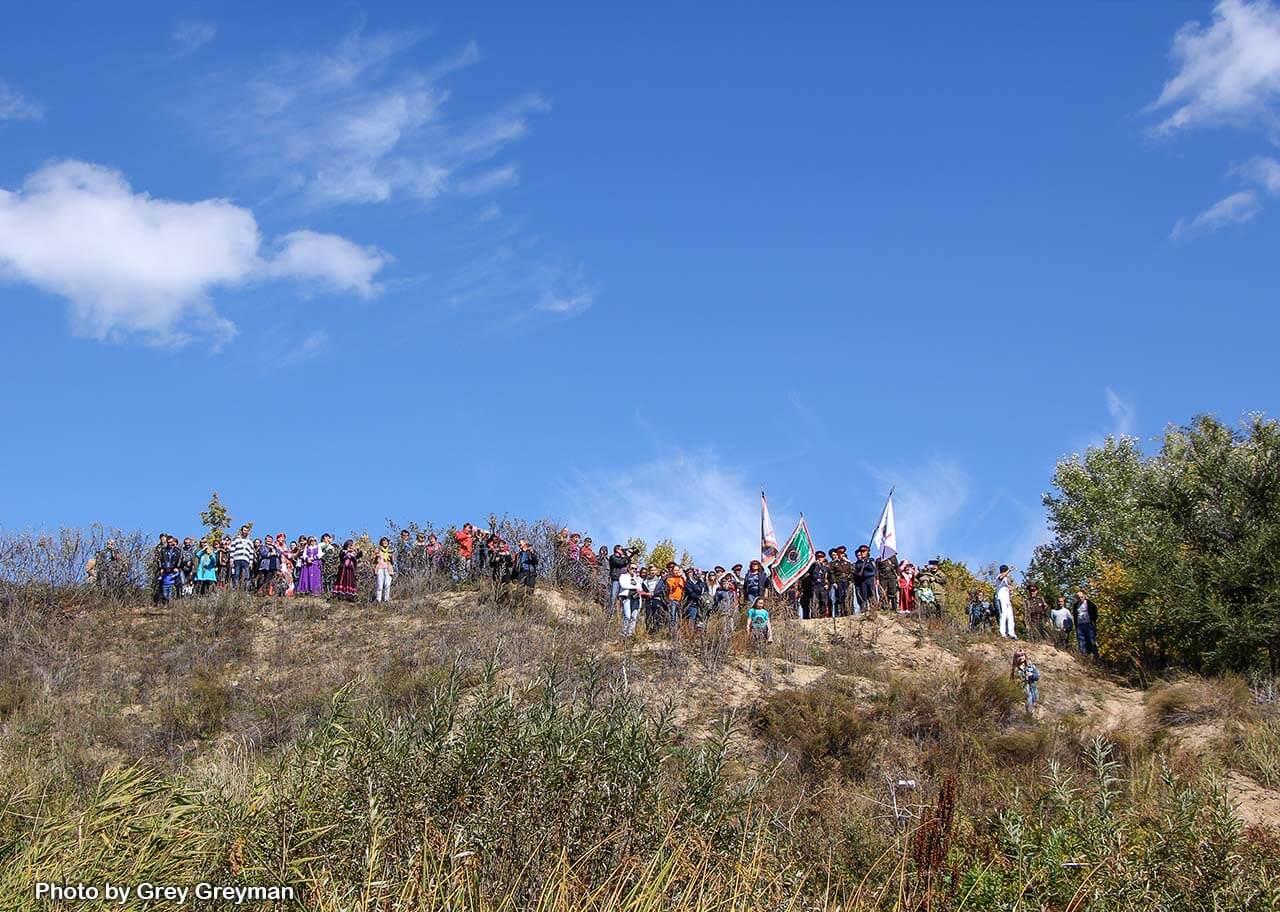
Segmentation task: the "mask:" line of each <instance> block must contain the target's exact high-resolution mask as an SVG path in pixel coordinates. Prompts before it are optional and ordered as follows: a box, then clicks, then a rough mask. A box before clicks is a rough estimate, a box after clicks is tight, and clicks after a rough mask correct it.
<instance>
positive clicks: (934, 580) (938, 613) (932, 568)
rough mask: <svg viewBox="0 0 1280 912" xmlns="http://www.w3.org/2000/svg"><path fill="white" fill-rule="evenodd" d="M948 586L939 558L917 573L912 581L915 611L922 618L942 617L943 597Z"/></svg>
mask: <svg viewBox="0 0 1280 912" xmlns="http://www.w3.org/2000/svg"><path fill="white" fill-rule="evenodd" d="M946 584H947V578H946V576H945V575H943V573H942V568H941V567H939V566H938V560H937V558H934V559H933V560H931V561H929V563H927V564H925V565H924V567H922V568H921V569H920V570H918V571H916V574H915V577H914V578H913V579H912V580H911V595H912V600H913V601H914V602H915V609H916V611H917V612H918V613H919V614H920V616H921V617H927V618H928V617H933V618H940V617H942V613H943V607H942V595H943V591H944V590H943V587H944V586H946Z"/></svg>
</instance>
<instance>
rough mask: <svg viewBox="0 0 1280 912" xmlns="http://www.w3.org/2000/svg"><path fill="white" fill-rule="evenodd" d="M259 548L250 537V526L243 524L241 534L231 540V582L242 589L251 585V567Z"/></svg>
mask: <svg viewBox="0 0 1280 912" xmlns="http://www.w3.org/2000/svg"><path fill="white" fill-rule="evenodd" d="M257 550H258V549H257V548H255V547H254V545H253V539H252V538H250V537H249V527H248V526H241V527H240V534H239V535H237V536H236V537H235V538H233V539H232V540H231V584H232V585H233V586H239V587H240V588H241V589H244V588H247V587H248V585H249V574H250V568H251V567H252V566H253V560H254V558H255V557H257Z"/></svg>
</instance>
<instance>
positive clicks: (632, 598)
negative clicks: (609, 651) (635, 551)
mask: <svg viewBox="0 0 1280 912" xmlns="http://www.w3.org/2000/svg"><path fill="white" fill-rule="evenodd" d="M643 585H644V580H643V579H642V578H641V577H640V574H639V572H638V569H637V567H636V565H635V564H628V565H627V569H625V570H623V571H622V573H621V575H619V577H618V606H619V608H621V610H622V635H623V636H624V637H633V636H635V633H636V618H637V617H638V616H639V615H640V590H641V588H642V586H643Z"/></svg>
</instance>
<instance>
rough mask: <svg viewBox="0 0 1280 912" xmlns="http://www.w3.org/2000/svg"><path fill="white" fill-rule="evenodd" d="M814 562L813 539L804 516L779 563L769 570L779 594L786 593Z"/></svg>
mask: <svg viewBox="0 0 1280 912" xmlns="http://www.w3.org/2000/svg"><path fill="white" fill-rule="evenodd" d="M813 561H814V557H813V539H812V538H810V537H809V527H808V526H807V525H806V524H805V521H804V516H803V514H802V515H801V516H800V522H798V523H796V530H795V531H794V532H792V533H791V537H790V538H789V539H787V544H786V545H785V546H784V547H783V549H782V553H781V554H780V555H779V556H778V560H777V562H776V563H775V564H774V565H773V566H772V567H771V568H770V570H769V575H770V576H771V577H772V578H773V588H774V589H776V590H777V591H778V592H779V593H782V592H786V591H787V590H788V589H790V588H791V585H792V584H793V583H794V582H795V581H796V580H798V579H799V578H800V577H802V576H804V574H805V572H806V571H807V570H808V569H809V568H810V567H812V566H813Z"/></svg>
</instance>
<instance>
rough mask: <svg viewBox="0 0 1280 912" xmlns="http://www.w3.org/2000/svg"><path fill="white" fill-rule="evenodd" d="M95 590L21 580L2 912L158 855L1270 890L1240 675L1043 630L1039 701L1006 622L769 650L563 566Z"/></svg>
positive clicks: (816, 631) (806, 640)
mask: <svg viewBox="0 0 1280 912" xmlns="http://www.w3.org/2000/svg"><path fill="white" fill-rule="evenodd" d="M80 598H81V600H80V601H76V600H74V599H64V600H62V601H60V602H59V603H58V604H57V605H53V606H39V607H38V606H36V605H16V606H15V605H10V606H9V608H8V624H7V627H6V634H5V637H6V638H5V641H4V652H3V663H4V664H3V666H0V671H2V672H3V679H2V680H0V720H2V725H3V748H2V749H0V751H2V753H0V757H2V763H3V776H2V778H0V782H2V783H3V792H2V793H0V801H3V802H4V807H5V808H6V811H5V818H4V823H3V825H0V858H3V859H4V860H6V862H7V863H6V865H5V866H4V867H5V869H6V873H5V874H3V875H0V887H2V888H3V890H0V894H2V895H4V896H5V897H6V899H5V900H4V902H5V903H7V905H6V906H5V907H7V908H38V907H40V906H38V905H37V904H35V901H34V899H33V894H32V892H31V889H32V887H31V884H33V883H34V882H35V881H37V880H41V879H53V880H58V881H68V880H81V879H83V880H85V881H86V882H88V881H89V880H92V879H94V878H95V877H96V878H99V879H102V878H109V877H115V878H117V879H121V878H123V879H129V878H130V877H132V878H135V879H136V878H138V877H141V876H143V875H144V872H146V871H148V870H151V868H150V867H149V866H152V865H154V866H156V868H158V870H160V871H161V872H163V873H164V876H167V877H170V878H171V879H172V878H177V879H178V880H180V881H182V880H184V879H185V880H192V879H199V877H205V878H208V879H210V880H212V881H217V882H237V883H256V884H261V883H266V882H282V883H283V882H287V883H293V884H297V885H298V886H299V888H301V889H303V891H304V893H305V899H304V900H303V905H304V906H305V907H307V908H333V909H337V908H364V909H374V908H388V909H389V908H454V907H458V905H461V904H465V903H470V904H471V905H472V906H475V907H481V906H482V905H483V903H485V902H488V903H491V904H493V905H494V906H495V907H501V906H502V903H503V902H504V901H505V902H507V903H508V906H507V907H509V908H525V907H529V906H532V905H536V904H537V903H538V902H542V903H544V904H547V903H551V904H550V905H548V906H547V907H549V908H632V907H635V908H640V907H642V906H641V904H640V898H643V897H647V898H648V899H649V900H652V899H653V898H654V897H656V896H662V897H664V900H663V905H669V906H672V907H679V906H681V904H682V903H684V905H683V907H687V908H713V907H715V908H721V907H726V908H752V907H755V906H754V904H757V903H760V902H763V901H765V900H766V899H768V900H770V901H773V902H781V903H783V904H784V906H783V907H792V906H788V905H787V904H790V903H794V902H802V903H808V904H811V906H806V907H822V906H825V905H830V906H831V907H833V908H834V907H835V906H836V905H837V904H839V903H843V907H844V908H863V907H866V908H926V907H928V908H988V907H999V906H1002V905H1007V904H1008V903H1010V902H1013V903H1014V904H1021V905H1020V907H1024V908H1066V907H1068V906H1070V907H1073V908H1084V907H1089V908H1136V907H1139V906H1137V905H1131V903H1151V902H1154V901H1156V900H1157V899H1163V900H1164V901H1170V900H1171V899H1172V898H1175V897H1182V898H1184V899H1185V900H1186V902H1187V903H1188V904H1187V905H1185V906H1183V907H1185V908H1195V907H1198V906H1196V903H1200V902H1203V903H1206V904H1207V903H1217V904H1218V905H1217V907H1218V908H1224V907H1243V905H1236V904H1237V903H1240V904H1245V905H1247V904H1249V903H1254V902H1259V903H1261V902H1267V901H1270V902H1275V901H1276V900H1277V894H1276V887H1275V886H1274V882H1275V877H1274V875H1276V874H1277V873H1280V869H1278V868H1277V865H1276V849H1277V847H1280V838H1278V835H1277V834H1278V832H1280V831H1278V830H1277V829H1276V828H1277V827H1280V791H1277V788H1280V781H1277V778H1276V777H1277V773H1278V772H1280V770H1278V768H1277V766H1276V759H1277V756H1280V737H1277V735H1278V734H1280V729H1278V728H1277V723H1276V722H1275V706H1274V704H1273V703H1266V702H1265V701H1264V702H1258V700H1256V699H1255V695H1254V694H1252V693H1251V692H1250V690H1249V688H1248V687H1247V686H1246V685H1245V684H1244V683H1243V682H1241V681H1234V680H1230V679H1223V680H1208V679H1199V678H1185V679H1182V680H1179V681H1177V682H1172V683H1169V682H1166V683H1163V684H1161V685H1159V686H1156V687H1153V688H1151V689H1148V690H1146V691H1143V690H1139V689H1137V688H1135V687H1133V686H1131V685H1129V684H1127V683H1126V682H1123V681H1120V680H1117V679H1113V678H1111V677H1109V676H1107V675H1105V674H1103V673H1100V672H1099V671H1098V670H1097V669H1096V668H1095V667H1092V666H1090V665H1087V664H1085V663H1082V662H1081V661H1079V660H1078V659H1077V658H1076V657H1075V656H1074V655H1072V654H1069V653H1066V652H1061V651H1059V650H1057V649H1055V648H1054V647H1053V646H1050V645H1047V644H1033V645H1029V646H1027V647H1026V648H1027V649H1028V651H1029V652H1030V655H1031V658H1032V660H1033V661H1034V662H1035V663H1036V664H1037V665H1038V667H1039V668H1040V670H1041V672H1042V674H1043V679H1042V682H1041V694H1042V707H1041V710H1040V711H1039V713H1038V714H1037V717H1036V718H1034V719H1029V718H1027V717H1026V715H1025V712H1024V711H1023V709H1022V706H1021V691H1020V689H1019V688H1018V687H1016V686H1014V685H1013V684H1012V683H1011V682H1010V681H1009V654H1010V652H1011V650H1010V649H1009V647H1008V646H1007V645H1005V644H1003V643H1001V642H999V641H997V640H996V639H994V638H993V637H992V636H991V635H989V634H971V633H969V632H968V631H967V630H961V629H959V628H956V627H953V626H952V625H950V624H948V623H944V622H937V623H935V624H932V625H928V626H925V625H921V624H920V623H918V622H917V621H915V620H912V619H903V618H900V617H898V616H889V615H881V616H880V617H878V618H869V617H865V616H864V617H859V618H842V619H839V620H838V621H837V622H836V624H835V626H834V629H833V625H832V622H831V621H830V620H827V621H797V620H789V621H779V622H778V623H777V624H776V627H775V643H774V644H773V645H772V646H770V647H768V648H767V649H765V650H764V651H762V652H760V653H757V652H755V651H753V650H752V648H751V646H750V644H749V642H748V641H747V640H746V639H745V637H744V635H743V634H742V633H740V632H739V633H737V634H728V633H727V632H726V631H724V630H723V629H721V628H719V627H718V626H713V628H712V629H709V630H708V631H706V632H704V633H702V634H701V635H698V636H692V637H688V638H682V639H675V640H672V639H668V638H666V637H665V636H659V637H652V638H651V637H648V636H646V635H644V634H643V633H642V634H641V635H640V636H639V637H638V638H637V641H636V642H635V643H632V644H626V643H623V642H622V641H620V639H619V637H618V636H617V634H616V629H615V626H614V624H613V623H612V622H610V621H609V620H608V619H607V618H605V617H604V616H603V613H602V612H601V611H600V610H599V609H598V608H596V607H594V606H591V605H588V604H585V603H584V602H583V601H582V600H581V598H579V597H578V596H577V595H576V594H575V593H574V592H572V591H554V590H552V591H545V592H539V593H538V594H537V595H536V596H535V597H534V599H533V600H532V601H530V602H527V603H524V604H518V605H512V604H507V603H505V602H497V603H495V602H494V600H493V599H492V598H491V595H490V594H489V593H486V592H482V591H479V590H468V591H446V592H440V593H434V594H424V595H420V596H417V597H414V598H411V599H406V600H403V601H397V602H392V603H391V604H389V605H380V606H374V605H370V604H367V603H358V604H351V603H341V602H339V603H326V602H324V601H321V600H318V599H303V598H299V599H288V600H285V599H272V600H261V599H252V598H247V597H242V596H236V595H231V594H222V595H218V596H215V597H212V598H210V599H208V600H196V599H188V600H183V601H180V602H178V603H176V605H175V606H174V607H173V608H172V609H156V608H152V607H151V606H149V605H138V604H123V605H115V604H108V603H102V602H98V601H95V600H93V599H92V598H90V597H88V596H82V597H80ZM540 707H542V709H540ZM335 725H336V726H337V728H336V729H335V728H334V726H335ZM355 733H359V735H358V737H357V735H356V734H355ZM405 738H407V739H408V740H403V739H405ZM468 739H473V740H474V743H473V741H471V740H468ZM357 744H358V747H359V751H358V752H357V753H358V762H357V755H356V754H349V753H346V752H348V751H355V750H356V745H357ZM459 751H462V754H460V755H456V756H455V753H456V752H459ZM423 752H425V753H423ZM317 764H319V765H318V766H317ZM428 775H429V776H432V777H438V778H433V779H432V780H431V781H430V782H427V781H419V780H418V778H417V777H421V776H428ZM316 777H319V778H318V779H317V778H316ZM320 782H323V783H324V785H323V788H321V787H319V784H318V783H320ZM414 782H417V784H416V785H414V784H413V783H414ZM906 783H912V784H911V785H907V784H906ZM344 788H345V789H350V790H351V792H350V794H349V795H348V796H347V798H346V799H343V800H342V801H338V802H337V803H336V804H331V803H328V799H327V798H326V797H325V796H328V795H338V794H343V789H344ZM384 789H385V790H386V793H385V794H383V790H384ZM361 795H363V796H364V797H363V798H361V797H360V796H361ZM379 796H380V797H379ZM620 796H625V798H626V800H625V801H624V800H623V799H622V797H620ZM335 800H336V799H335ZM352 801H354V802H355V803H354V804H352V803H351V802H352ZM177 806H181V807H183V808H185V809H186V810H184V811H183V814H182V815H180V816H179V817H173V818H171V817H169V816H168V815H169V814H170V813H171V812H172V811H173V808H174V807H177ZM108 808H113V809H114V810H113V811H112V812H111V813H107V810H106V809H108ZM264 808H275V810H274V812H273V813H274V814H275V815H276V816H274V817H272V818H271V819H270V820H268V819H265V818H263V817H261V816H260V812H262V811H263V809H264ZM286 808H287V809H288V812H287V814H285V817H284V818H281V817H280V816H279V815H280V814H284V813H285V811H284V809H286ZM1100 809H1101V810H1100ZM135 814H138V815H140V816H138V817H136V818H135V819H134V820H133V821H129V820H128V818H129V816H130V815H135ZM503 815H507V816H503ZM512 815H513V816H512ZM526 815H527V816H526ZM1099 815H1101V820H1099V819H1098V818H1099ZM284 819H289V820H296V821H297V827H298V829H292V828H291V826H292V825H291V824H286V823H282V820H284ZM495 819H501V820H504V821H506V822H507V823H510V824H511V825H512V826H515V823H514V821H515V820H517V819H518V820H519V821H522V822H523V823H524V824H527V826H528V827H529V830H528V832H520V833H516V832H507V831H502V830H494V829H492V827H493V821H494V820H495ZM195 821H198V823H197V822H195ZM303 821H306V822H307V823H308V824H309V826H310V827H311V829H310V830H308V829H307V828H306V827H303V826H302V822H303ZM282 827H283V829H282ZM1011 827H1012V829H1010V828H1011ZM1099 827H1101V828H1102V829H1098V828H1099ZM517 829H518V827H517ZM304 831H305V832H306V833H309V834H310V835H304ZM192 832H198V833H199V834H200V835H199V838H195V839H193V838H192V836H191V833H192ZM86 833H91V834H93V833H96V834H97V836H96V837H94V836H92V835H86ZM433 833H434V834H435V835H434V836H433V835H432V834H433ZM1197 834H1198V835H1197ZM1193 836H1195V837H1196V838H1192V837H1193ZM1201 837H1203V838H1201ZM1180 839H1181V840H1183V842H1179V841H1178V840H1180ZM442 840H443V841H442ZM601 840H603V842H602V841H601ZM1011 840H1012V841H1011ZM1090 840H1099V841H1098V842H1093V843H1091V842H1090ZM624 843H625V846H624ZM605 846H608V847H609V848H608V849H607V850H606V849H605V848H603V847H605ZM676 846H678V847H679V851H678V852H675V851H674V848H675V847H676ZM664 847H665V848H664ZM1204 853H1208V855H1204ZM1202 856H1203V857H1202ZM1209 856H1213V857H1219V856H1220V857H1221V858H1222V859H1226V858H1230V859H1232V861H1231V865H1230V868H1229V870H1225V871H1224V870H1223V869H1222V867H1221V865H1219V868H1218V870H1217V871H1216V872H1213V871H1212V870H1211V867H1212V866H1211V864H1210V861H1209ZM462 859H466V862H465V863H462ZM677 859H678V861H679V864H677V863H676V860H677ZM517 862H518V863H517ZM660 862H662V863H665V864H666V866H662V865H661V864H660V865H659V867H657V868H655V867H654V865H655V864H659V863H660ZM375 869H376V872H377V876H376V877H375V876H374V873H375ZM1082 869H1083V870H1087V871H1090V872H1091V873H1090V874H1089V876H1087V877H1085V876H1082V874H1081V870H1082ZM122 872H123V873H122ZM414 872H416V873H414ZM184 882H185V881H184ZM1140 883H1144V884H1145V886H1142V887H1141V890H1145V891H1147V892H1141V890H1139V892H1131V891H1133V890H1137V889H1138V887H1137V886H1135V885H1137V884H1140ZM371 885H373V886H371ZM633 890H639V891H641V892H639V893H636V894H635V895H632V894H631V893H630V892H629V891H633ZM451 891H452V892H451ZM549 891H550V893H554V897H555V899H554V902H551V900H549V899H548V898H547V897H548V895H549ZM645 891H649V892H645ZM735 896H736V897H737V899H736V900H734V899H733V898H732V897H735ZM628 897H630V898H628ZM464 899H465V903H464ZM1086 899H1087V900H1088V902H1087V903H1086V904H1085V905H1084V906H1081V905H1079V903H1080V902H1082V901H1084V900H1086ZM557 903H558V905H557ZM71 907H76V906H75V905H74V904H73V905H72V906H71ZM83 907H84V908H95V907H96V906H94V905H93V904H92V903H85V904H84V905H83ZM795 907H799V906H795ZM1205 907H1206V908H1207V907H1209V906H1208V905H1206V906H1205Z"/></svg>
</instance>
